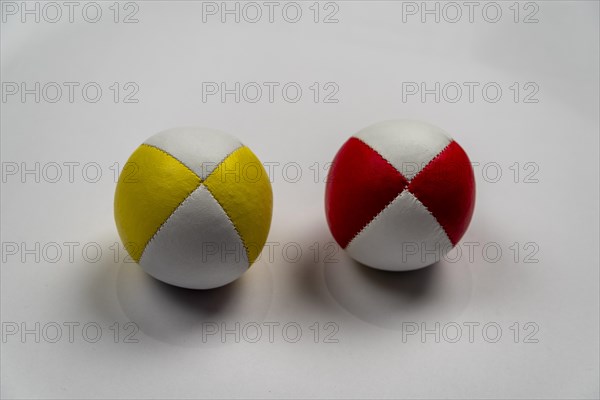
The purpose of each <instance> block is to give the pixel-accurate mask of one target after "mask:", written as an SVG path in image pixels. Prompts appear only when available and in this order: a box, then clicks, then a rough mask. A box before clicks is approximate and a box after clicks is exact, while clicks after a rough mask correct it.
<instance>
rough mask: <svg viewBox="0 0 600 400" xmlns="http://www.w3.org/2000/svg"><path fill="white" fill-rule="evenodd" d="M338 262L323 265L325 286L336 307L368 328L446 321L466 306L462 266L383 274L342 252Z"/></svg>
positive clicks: (466, 275) (467, 279)
mask: <svg viewBox="0 0 600 400" xmlns="http://www.w3.org/2000/svg"><path fill="white" fill-rule="evenodd" d="M340 258H341V262H339V263H335V264H326V265H325V269H324V274H325V282H326V284H327V288H328V289H329V291H330V292H331V295H332V296H333V297H334V298H335V299H336V300H337V301H338V302H339V303H340V305H342V307H344V308H345V309H346V310H348V311H349V312H350V313H352V314H353V315H355V316H356V317H357V318H360V319H361V320H363V321H366V322H368V323H371V324H373V325H377V326H380V327H383V328H388V329H394V330H399V329H402V324H403V323H406V322H416V323H421V322H426V321H428V320H431V321H435V322H438V321H448V320H452V319H455V318H456V317H457V316H459V315H460V314H461V313H462V311H463V310H464V309H465V307H466V306H467V304H468V303H469V299H470V296H471V285H472V282H471V272H470V270H469V268H468V266H467V265H466V264H465V263H462V262H457V263H455V264H451V263H445V262H439V263H437V264H434V265H432V266H429V267H426V268H422V269H419V270H415V271H406V272H389V271H380V270H376V269H373V268H369V267H367V266H364V265H362V264H360V263H358V262H356V261H354V260H352V259H351V258H350V257H349V256H348V255H346V254H342V255H340Z"/></svg>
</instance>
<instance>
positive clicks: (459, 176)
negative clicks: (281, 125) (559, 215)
mask: <svg viewBox="0 0 600 400" xmlns="http://www.w3.org/2000/svg"><path fill="white" fill-rule="evenodd" d="M474 205H475V179H474V175H473V168H472V166H471V162H470V161H469V158H468V157H467V154H466V153H465V151H464V150H463V149H462V148H461V147H460V146H459V145H458V143H456V142H455V141H454V140H453V139H452V138H451V137H450V136H449V135H448V134H447V133H446V132H444V131H443V130H441V129H440V128H437V127H435V126H433V125H430V124H427V123H424V122H418V121H410V120H395V121H386V122H380V123H377V124H375V125H371V126H369V127H367V128H365V129H363V130H361V131H359V132H358V133H357V134H355V135H354V136H353V137H351V138H350V139H349V140H348V141H347V142H346V143H345V144H344V145H343V146H342V148H341V149H340V150H339V151H338V153H337V155H336V156H335V158H334V160H333V163H332V165H331V168H330V170H329V175H328V178H327V186H326V191H325V212H326V217H327V222H328V224H329V228H330V230H331V233H332V234H333V237H334V238H335V240H336V241H337V243H338V244H339V245H340V246H341V247H342V248H344V249H345V250H346V252H347V253H348V254H349V255H350V256H351V257H352V258H353V259H355V260H357V261H359V262H360V263H362V264H365V265H368V266H370V267H373V268H377V269H382V270H391V271H403V270H413V269H418V268H422V267H425V266H428V265H430V264H433V263H435V262H437V261H439V260H440V259H442V257H444V256H445V255H446V254H447V253H448V252H449V251H450V250H451V249H452V248H453V247H454V246H455V245H456V244H457V242H458V241H459V240H460V239H461V237H462V236H463V234H464V233H465V231H466V230H467V227H468V226H469V223H470V221H471V216H472V214H473V208H474Z"/></svg>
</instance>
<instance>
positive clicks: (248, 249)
mask: <svg viewBox="0 0 600 400" xmlns="http://www.w3.org/2000/svg"><path fill="white" fill-rule="evenodd" d="M244 147H246V146H244V144H241V143H240V146H239V147H238V148H236V149H235V150H233V151H232V152H231V153H229V154H227V155H226V156H225V157H223V159H222V160H221V161H219V163H218V164H217V167H215V169H214V170H212V171H211V172H210V174H208V175H207V176H206V178H205V179H204V181H206V180H207V179H208V178H209V177H210V176H211V175H212V174H214V173H215V171H216V170H217V169H219V167H220V166H221V164H223V162H224V161H225V160H227V159H228V158H229V157H230V156H232V155H233V153H235V152H236V151H240V150H242V149H243V148H244ZM204 187H205V188H206V190H207V191H208V193H210V195H211V197H212V198H213V199H214V200H215V202H216V203H217V204H218V205H219V206H220V207H221V210H223V213H224V214H225V216H226V217H227V219H228V220H229V222H231V225H232V226H233V229H235V232H236V233H237V234H238V236H239V238H240V241H241V242H242V245H243V246H244V250H246V258H247V259H248V267H250V248H249V247H248V245H246V241H245V239H244V236H243V235H242V234H241V232H240V231H239V230H238V228H237V226H235V223H234V222H233V219H232V218H231V216H230V215H229V214H228V213H227V210H225V207H223V205H222V204H221V202H220V201H219V200H217V198H216V197H215V195H214V194H213V192H212V191H211V190H210V188H209V187H208V186H207V185H204Z"/></svg>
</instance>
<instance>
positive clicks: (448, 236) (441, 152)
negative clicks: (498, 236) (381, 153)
mask: <svg viewBox="0 0 600 400" xmlns="http://www.w3.org/2000/svg"><path fill="white" fill-rule="evenodd" d="M453 142H454V140H450V143H448V144H447V145H446V147H444V148H443V149H442V151H440V152H439V153H437V154H436V156H435V157H433V158H432V159H431V160H429V162H428V163H427V164H426V165H425V166H424V167H423V168H421V170H420V171H419V172H417V174H416V175H415V176H413V178H412V179H411V180H410V182H409V184H408V185H407V186H406V190H407V191H408V192H409V193H410V194H412V195H413V196H414V197H415V199H417V200H418V201H419V203H421V204H422V205H423V207H425V209H426V210H427V212H428V213H429V214H430V215H431V216H432V217H433V219H435V222H437V223H438V225H439V226H440V228H442V231H443V232H444V235H446V238H448V241H449V242H450V244H451V245H452V246H454V242H452V240H451V239H450V235H448V232H447V231H446V227H445V226H444V225H443V224H442V223H441V222H440V221H439V220H438V219H437V217H436V216H435V215H434V214H433V213H432V212H431V211H430V210H429V208H428V207H427V206H426V205H425V203H423V202H422V201H421V199H419V197H418V196H417V195H416V193H413V192H411V191H410V184H411V183H412V182H413V181H414V180H415V178H416V177H417V176H419V175H420V174H421V173H422V172H423V171H425V169H426V168H427V167H428V166H429V164H431V163H432V162H433V161H434V160H437V159H438V158H439V157H440V156H441V155H442V154H443V153H444V152H446V151H447V150H448V147H450V145H451V144H452V143H453Z"/></svg>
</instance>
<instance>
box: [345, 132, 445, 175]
mask: <svg viewBox="0 0 600 400" xmlns="http://www.w3.org/2000/svg"><path fill="white" fill-rule="evenodd" d="M354 137H356V138H358V139H360V140H362V141H363V142H365V143H366V144H367V145H369V146H370V147H371V148H372V149H374V150H375V151H377V152H378V153H379V154H380V155H381V156H383V158H385V159H386V160H387V161H388V162H389V163H390V164H392V165H393V166H394V167H395V168H396V169H397V170H398V171H400V173H401V174H402V175H404V177H405V178H407V179H408V180H411V179H412V178H413V177H414V176H415V175H416V174H417V173H418V172H419V171H420V170H421V169H423V167H424V166H425V165H427V163H429V161H431V160H432V159H433V158H434V157H435V156H436V155H438V154H439V153H440V152H441V151H442V150H443V149H444V148H445V147H446V146H448V144H449V143H450V142H451V141H452V139H451V138H450V137H449V135H448V134H447V133H446V132H444V131H443V130H442V129H440V128H438V127H436V126H433V125H430V124H428V123H425V122H420V121H412V120H393V121H383V122H379V123H377V124H374V125H371V126H368V127H366V128H364V129H362V130H361V131H359V132H358V133H357V134H356V135H354Z"/></svg>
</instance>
